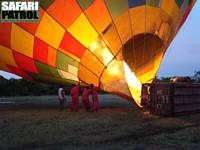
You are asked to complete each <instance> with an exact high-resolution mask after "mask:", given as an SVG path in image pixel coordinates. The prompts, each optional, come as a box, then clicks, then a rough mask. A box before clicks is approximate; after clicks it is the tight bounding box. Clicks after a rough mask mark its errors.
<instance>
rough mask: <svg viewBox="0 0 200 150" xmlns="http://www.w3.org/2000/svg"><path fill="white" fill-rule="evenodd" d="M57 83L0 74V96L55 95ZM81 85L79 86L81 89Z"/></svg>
mask: <svg viewBox="0 0 200 150" xmlns="http://www.w3.org/2000/svg"><path fill="white" fill-rule="evenodd" d="M191 79H192V82H198V83H200V71H196V72H195V74H194V76H192V77H191ZM157 81H158V82H169V81H170V77H161V78H159V79H158V80H157ZM58 88H59V85H56V84H46V83H41V82H37V81H30V80H26V79H23V78H22V79H9V80H8V79H5V78H4V77H2V76H0V96H28V95H30V96H35V95H56V94H57V90H58ZM71 88H72V85H66V86H65V91H66V94H69V91H70V89H71ZM82 90H83V87H82V88H81V91H82Z"/></svg>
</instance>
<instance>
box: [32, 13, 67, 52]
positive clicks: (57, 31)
mask: <svg viewBox="0 0 200 150" xmlns="http://www.w3.org/2000/svg"><path fill="white" fill-rule="evenodd" d="M64 32H65V30H64V28H62V26H60V25H59V24H58V23H57V22H56V21H55V20H54V19H53V18H52V17H51V16H49V15H48V14H47V13H44V15H43V17H42V18H41V21H40V24H39V26H38V28H37V31H36V37H38V38H39V39H41V40H43V41H45V42H46V43H48V44H49V45H51V46H53V47H54V48H58V46H59V44H60V42H61V40H62V37H63V35H64Z"/></svg>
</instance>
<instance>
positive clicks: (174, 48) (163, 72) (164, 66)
mask: <svg viewBox="0 0 200 150" xmlns="http://www.w3.org/2000/svg"><path fill="white" fill-rule="evenodd" d="M195 70H200V0H198V1H197V2H196V4H195V6H194V8H193V10H192V12H191V13H190V15H189V17H188V19H187V21H186V22H185V24H184V26H183V27H182V28H181V30H180V31H179V33H178V34H177V36H176V38H175V39H174V40H173V42H172V43H171V45H170V47H169V48H168V50H167V52H166V54H165V57H164V59H163V61H162V63H161V66H160V69H159V71H158V74H157V75H158V76H175V75H177V76H186V75H188V76H192V75H193V74H194V71H195ZM0 75H2V76H4V77H5V78H8V79H9V78H19V77H18V76H15V75H13V74H10V73H6V72H3V71H0Z"/></svg>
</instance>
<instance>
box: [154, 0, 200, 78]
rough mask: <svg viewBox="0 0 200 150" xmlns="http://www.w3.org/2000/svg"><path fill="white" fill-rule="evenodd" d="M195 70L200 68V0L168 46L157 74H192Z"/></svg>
mask: <svg viewBox="0 0 200 150" xmlns="http://www.w3.org/2000/svg"><path fill="white" fill-rule="evenodd" d="M195 70H200V0H198V1H197V2H196V4H195V6H194V8H193V10H192V12H191V13H190V15H189V17H188V19H187V21H186V22H185V24H184V26H183V27H182V28H181V30H180V31H179V33H178V34H177V36H176V37H175V39H174V40H173V42H172V43H171V45H170V47H169V48H168V50H167V52H166V54H165V57H164V59H163V61H162V63H161V66H160V69H159V71H158V74H157V75H158V76H175V75H178V76H186V75H188V76H192V75H193V74H194V71H195Z"/></svg>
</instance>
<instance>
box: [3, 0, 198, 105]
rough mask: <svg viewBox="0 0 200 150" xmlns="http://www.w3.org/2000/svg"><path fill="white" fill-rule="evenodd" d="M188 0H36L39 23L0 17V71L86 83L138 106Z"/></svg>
mask: <svg viewBox="0 0 200 150" xmlns="http://www.w3.org/2000/svg"><path fill="white" fill-rule="evenodd" d="M194 3H195V0H171V1H170V2H169V0H40V5H41V6H40V21H39V22H36V23H30V22H27V23H26V22H23V23H3V22H1V23H0V69H1V70H4V71H7V72H11V73H14V74H17V75H19V76H21V77H23V78H27V79H30V80H39V81H44V82H51V83H59V84H60V83H63V84H67V83H75V82H77V81H79V80H81V81H82V83H83V84H84V85H87V84H91V83H93V84H94V85H96V86H97V85H98V84H99V82H100V81H101V83H102V86H101V88H102V89H103V90H105V91H108V92H111V93H116V94H119V95H123V96H126V97H131V98H133V99H134V100H135V102H136V103H137V104H138V105H140V98H141V86H142V84H143V83H151V82H152V81H153V79H154V78H155V75H156V73H157V70H158V68H159V65H160V63H161V61H162V58H163V55H164V53H165V51H166V49H167V48H168V46H169V44H170V43H171V41H172V40H173V38H174V37H175V35H176V33H177V32H178V30H179V29H180V27H181V26H182V25H183V23H184V22H185V20H186V19H187V16H188V15H189V13H190V11H191V10H192V7H193V5H194Z"/></svg>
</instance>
